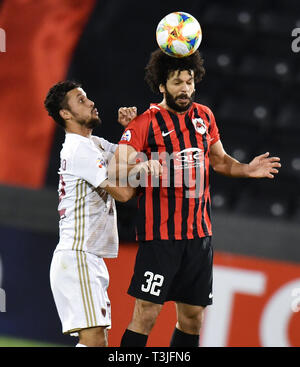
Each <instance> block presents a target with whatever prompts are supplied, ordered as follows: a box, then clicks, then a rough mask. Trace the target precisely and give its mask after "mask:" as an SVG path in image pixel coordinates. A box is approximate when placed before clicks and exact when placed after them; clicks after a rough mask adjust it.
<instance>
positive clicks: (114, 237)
mask: <svg viewBox="0 0 300 367" xmlns="http://www.w3.org/2000/svg"><path fill="white" fill-rule="evenodd" d="M116 148H117V145H116V144H112V143H109V142H108V141H106V140H105V139H102V138H99V137H96V136H91V137H90V138H86V137H84V136H81V135H78V134H70V133H66V138H65V142H64V144H63V148H62V150H61V152H60V159H61V165H60V169H59V171H58V174H59V177H60V179H59V188H58V192H59V205H58V211H59V214H60V222H59V243H58V245H57V248H56V249H57V250H75V251H86V252H90V253H93V254H95V255H97V256H100V257H116V256H117V254H118V246H119V238H118V229H117V214H116V205H115V201H114V199H113V198H112V197H111V196H110V195H109V194H108V193H107V192H106V191H104V190H102V189H99V188H98V187H99V185H100V184H101V183H102V182H103V181H104V180H106V178H107V165H108V162H109V159H110V157H111V156H112V154H113V152H114V151H115V149H116ZM96 188H98V189H97V190H96Z"/></svg>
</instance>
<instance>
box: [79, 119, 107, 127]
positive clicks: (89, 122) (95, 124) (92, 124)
mask: <svg viewBox="0 0 300 367" xmlns="http://www.w3.org/2000/svg"><path fill="white" fill-rule="evenodd" d="M77 122H78V123H79V124H80V125H82V126H85V127H87V128H88V129H91V130H92V129H95V128H96V127H98V126H100V125H101V124H102V121H101V119H100V117H90V119H89V120H86V119H80V118H77Z"/></svg>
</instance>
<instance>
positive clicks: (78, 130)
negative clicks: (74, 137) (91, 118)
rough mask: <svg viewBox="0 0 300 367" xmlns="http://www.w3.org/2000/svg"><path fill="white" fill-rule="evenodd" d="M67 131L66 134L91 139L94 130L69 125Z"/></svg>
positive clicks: (77, 125)
mask: <svg viewBox="0 0 300 367" xmlns="http://www.w3.org/2000/svg"><path fill="white" fill-rule="evenodd" d="M65 131H66V133H70V134H78V135H81V136H84V137H85V138H90V137H91V136H92V131H93V130H92V129H88V128H87V127H86V126H82V125H79V124H68V126H67V127H66V129H65Z"/></svg>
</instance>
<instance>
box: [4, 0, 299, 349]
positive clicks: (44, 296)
mask: <svg viewBox="0 0 300 367" xmlns="http://www.w3.org/2000/svg"><path fill="white" fill-rule="evenodd" d="M0 5H1V2H0ZM178 10H182V11H185V12H188V13H191V14H192V15H194V16H195V17H196V18H197V19H198V20H199V22H200V24H201V27H202V32H203V40H202V43H201V45H200V48H199V50H200V52H201V54H202V56H203V58H204V60H205V68H206V75H205V77H204V80H203V81H202V82H201V83H200V84H199V85H198V86H197V94H196V101H197V102H199V103H202V104H206V105H208V106H209V107H210V108H211V109H212V111H213V112H214V114H215V117H216V121H217V124H218V127H219V130H220V133H221V139H222V142H223V145H224V147H225V150H226V151H227V152H228V153H229V154H231V155H232V156H234V157H236V158H237V159H239V160H240V161H241V162H245V163H247V162H249V161H250V160H251V159H252V158H253V157H254V156H255V155H258V154H262V153H264V152H266V151H269V152H270V153H271V154H272V155H276V156H279V157H281V161H282V168H281V170H280V173H279V175H278V176H277V177H276V178H275V179H274V180H243V179H228V178H225V177H221V176H218V175H216V174H214V173H213V172H212V174H211V193H212V209H213V210H212V215H213V225H214V227H213V228H214V234H215V240H214V241H215V242H214V243H215V247H216V249H217V250H218V249H219V250H222V251H225V252H228V253H230V252H235V253H244V254H249V255H254V256H260V257H265V258H270V259H272V258H276V259H284V260H287V261H293V262H296V263H299V261H300V251H299V250H298V246H299V220H300V194H299V179H300V148H299V146H300V123H299V121H300V119H299V117H300V107H299V84H300V63H299V53H295V52H293V51H292V48H291V44H292V41H293V37H292V36H291V33H292V30H293V29H294V28H296V27H300V3H299V2H298V1H295V0H288V1H283V0H280V1H279V0H278V1H268V0H266V1H265V0H264V1H261V0H260V1H259V0H251V1H250V0H246V1H221V0H220V1H218V0H214V1H212V0H211V1H199V0H198V1H185V2H184V3H183V2H182V1H175V0H174V1H151V2H141V1H134V0H129V1H126V2H125V1H116V0H110V1H98V2H96V5H95V8H94V10H93V11H92V14H91V16H90V18H89V21H88V23H87V24H86V26H85V28H84V30H83V33H82V36H81V38H80V40H79V42H78V44H77V46H76V49H75V50H74V53H73V57H72V60H71V61H70V65H69V67H68V71H67V74H66V76H65V77H66V78H69V79H74V80H77V81H79V82H81V83H82V84H83V88H84V89H85V91H86V92H87V94H88V96H89V98H90V99H92V100H94V102H95V105H96V106H97V108H98V110H99V112H100V115H101V119H102V121H103V125H102V126H101V128H99V129H97V130H95V132H94V133H95V134H97V135H100V136H103V137H104V138H106V139H107V140H110V141H112V142H115V143H117V142H118V140H119V138H120V136H121V134H122V128H121V126H119V125H118V124H117V110H118V108H119V107H121V106H137V107H138V111H139V113H141V112H143V111H144V110H145V109H147V108H148V106H149V104H150V102H158V101H160V99H161V96H159V95H153V94H152V93H151V92H150V90H149V88H148V86H147V85H146V83H145V81H144V67H145V65H146V63H147V61H148V58H149V55H150V53H151V52H152V51H154V50H155V49H156V48H157V45H156V41H155V29H156V26H157V24H158V22H159V21H160V20H161V18H162V17H163V16H165V15H166V14H168V13H170V12H172V11H178ZM0 11H1V8H0ZM0 27H1V24H0ZM0 57H1V55H0ZM0 72H1V73H4V72H5V71H3V70H0ZM2 87H3V86H1V88H2ZM1 123H3V121H2V122H1ZM63 140H64V132H63V131H62V130H60V129H59V128H57V129H56V130H55V136H54V138H53V142H52V147H51V152H50V155H49V164H48V169H47V173H46V179H45V185H44V187H43V188H41V189H38V190H35V189H28V188H27V189H25V188H22V187H12V186H8V185H6V184H5V183H3V185H2V186H0V189H1V190H0V198H1V208H0V237H1V241H0V256H1V260H2V268H3V269H0V270H1V272H3V279H2V285H1V284H0V286H1V287H2V288H4V289H5V290H6V293H7V310H9V311H10V312H7V313H5V314H4V313H2V314H0V334H4V335H14V336H21V337H28V338H36V339H39V340H47V341H57V342H64V343H66V344H68V343H70V342H73V340H71V341H70V338H68V337H63V336H61V335H60V324H59V320H58V317H57V314H56V310H55V305H54V303H53V299H52V295H51V293H50V289H49V284H48V276H49V266H50V261H51V256H52V252H53V250H54V248H55V246H56V243H57V239H58V238H57V236H58V215H57V213H56V207H57V193H56V190H57V184H58V177H57V169H58V167H59V151H60V149H61V144H62V142H63ZM135 205H136V202H135V200H132V201H130V202H129V203H126V204H118V218H119V235H120V240H121V245H122V243H124V242H127V241H134V239H135V233H134V221H135ZM241 240H242V242H243V243H242V245H241V243H240V242H241ZM1 272H0V274H1ZM0 279H1V277H0ZM41 320H43V321H41ZM45 320H48V322H47V323H46V326H45Z"/></svg>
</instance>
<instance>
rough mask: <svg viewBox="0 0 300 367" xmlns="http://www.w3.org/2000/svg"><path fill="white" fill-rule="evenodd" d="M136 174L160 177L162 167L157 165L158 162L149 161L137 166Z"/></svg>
mask: <svg viewBox="0 0 300 367" xmlns="http://www.w3.org/2000/svg"><path fill="white" fill-rule="evenodd" d="M137 169H138V172H139V173H141V172H144V173H146V175H151V176H155V177H159V176H162V172H163V167H162V165H161V164H160V163H159V161H156V160H151V159H150V160H149V161H146V162H141V163H139V164H138V165H137Z"/></svg>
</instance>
